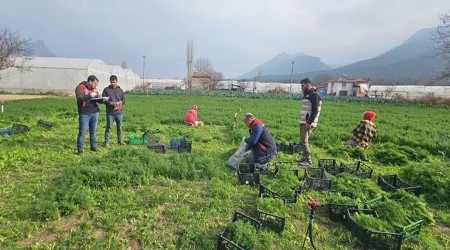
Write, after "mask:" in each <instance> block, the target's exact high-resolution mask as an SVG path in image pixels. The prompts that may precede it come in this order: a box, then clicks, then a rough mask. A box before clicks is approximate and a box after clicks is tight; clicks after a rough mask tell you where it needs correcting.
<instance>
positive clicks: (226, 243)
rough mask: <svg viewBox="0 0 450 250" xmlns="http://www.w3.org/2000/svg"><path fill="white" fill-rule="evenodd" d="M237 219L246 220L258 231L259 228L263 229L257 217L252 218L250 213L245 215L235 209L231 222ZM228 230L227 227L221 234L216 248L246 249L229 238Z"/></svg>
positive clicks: (220, 249)
mask: <svg viewBox="0 0 450 250" xmlns="http://www.w3.org/2000/svg"><path fill="white" fill-rule="evenodd" d="M237 220H242V221H244V222H248V223H250V224H251V225H253V226H254V227H255V229H256V232H257V233H258V232H259V230H260V229H261V222H260V221H258V220H257V219H255V218H252V217H250V216H248V215H245V214H243V213H240V212H238V211H234V214H233V217H232V219H231V222H234V221H237ZM227 233H228V232H227V230H226V229H225V230H224V231H223V232H221V233H220V234H219V238H218V239H217V245H216V249H217V250H228V249H239V250H244V249H245V248H243V247H241V246H239V245H238V244H237V243H235V242H233V241H231V240H229V239H228V238H227Z"/></svg>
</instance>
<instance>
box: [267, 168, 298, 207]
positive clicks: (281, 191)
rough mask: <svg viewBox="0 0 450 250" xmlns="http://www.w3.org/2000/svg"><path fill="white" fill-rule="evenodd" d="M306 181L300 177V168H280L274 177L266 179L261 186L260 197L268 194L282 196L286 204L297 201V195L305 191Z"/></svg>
mask: <svg viewBox="0 0 450 250" xmlns="http://www.w3.org/2000/svg"><path fill="white" fill-rule="evenodd" d="M303 185H304V182H303V181H302V180H300V179H299V176H298V169H291V170H287V169H280V170H278V171H277V173H276V174H275V175H274V178H272V179H269V178H265V179H264V184H261V185H260V186H259V197H263V195H268V196H272V197H276V198H281V199H283V200H284V201H285V204H292V203H297V196H298V195H299V194H300V193H302V191H303Z"/></svg>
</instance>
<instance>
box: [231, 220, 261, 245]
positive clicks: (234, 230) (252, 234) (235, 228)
mask: <svg viewBox="0 0 450 250" xmlns="http://www.w3.org/2000/svg"><path fill="white" fill-rule="evenodd" d="M226 237H227V238H228V239H229V240H231V241H233V242H234V243H236V244H238V245H239V246H241V247H243V248H245V249H250V248H252V246H253V245H254V244H255V242H256V240H257V234H256V228H255V227H253V226H252V225H251V224H250V223H248V222H245V221H242V220H237V221H234V222H231V223H229V224H228V226H227V229H226Z"/></svg>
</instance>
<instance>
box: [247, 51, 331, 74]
mask: <svg viewBox="0 0 450 250" xmlns="http://www.w3.org/2000/svg"><path fill="white" fill-rule="evenodd" d="M292 62H294V73H304V72H311V71H318V70H326V69H330V67H329V66H328V65H326V64H325V63H323V62H321V61H320V58H319V57H314V56H308V55H305V54H303V53H297V54H295V55H288V54H286V53H281V54H279V55H277V56H275V57H274V58H272V59H270V60H269V61H267V62H265V63H263V64H261V65H259V66H258V67H256V68H255V69H253V70H252V71H250V72H248V73H246V74H244V75H242V76H240V77H239V79H254V78H255V77H258V76H267V75H289V77H290V75H291V70H292Z"/></svg>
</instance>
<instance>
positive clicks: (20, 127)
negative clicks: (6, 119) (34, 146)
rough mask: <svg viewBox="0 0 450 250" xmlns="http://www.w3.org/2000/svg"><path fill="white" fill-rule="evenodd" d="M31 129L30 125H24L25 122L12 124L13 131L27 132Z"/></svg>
mask: <svg viewBox="0 0 450 250" xmlns="http://www.w3.org/2000/svg"><path fill="white" fill-rule="evenodd" d="M29 130H30V128H29V127H28V126H26V125H23V124H17V123H15V124H13V126H12V131H13V132H14V133H24V132H27V131H29Z"/></svg>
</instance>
